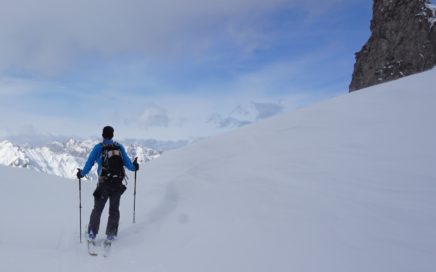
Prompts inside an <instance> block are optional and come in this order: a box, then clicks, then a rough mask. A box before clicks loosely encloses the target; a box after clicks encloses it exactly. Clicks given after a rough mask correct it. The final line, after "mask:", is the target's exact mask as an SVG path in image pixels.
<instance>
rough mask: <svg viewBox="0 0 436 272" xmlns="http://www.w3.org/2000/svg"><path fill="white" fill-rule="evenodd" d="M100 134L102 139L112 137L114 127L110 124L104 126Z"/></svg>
mask: <svg viewBox="0 0 436 272" xmlns="http://www.w3.org/2000/svg"><path fill="white" fill-rule="evenodd" d="M102 136H103V138H104V139H109V140H110V139H112V138H113V137H114V128H113V127H111V126H105V127H104V128H103V134H102Z"/></svg>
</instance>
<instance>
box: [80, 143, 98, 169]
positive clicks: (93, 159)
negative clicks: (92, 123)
mask: <svg viewBox="0 0 436 272" xmlns="http://www.w3.org/2000/svg"><path fill="white" fill-rule="evenodd" d="M100 152H101V146H100V144H97V145H95V146H94V148H93V149H92V151H91V154H89V157H88V160H87V161H86V163H85V167H83V170H82V175H83V176H86V175H88V173H89V171H91V168H92V166H94V163H95V162H96V161H97V157H98V155H99V154H100Z"/></svg>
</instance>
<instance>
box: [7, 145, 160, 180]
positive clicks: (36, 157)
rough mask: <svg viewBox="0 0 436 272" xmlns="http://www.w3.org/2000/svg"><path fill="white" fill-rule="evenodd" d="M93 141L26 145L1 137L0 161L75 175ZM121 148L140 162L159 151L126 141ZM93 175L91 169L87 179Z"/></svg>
mask: <svg viewBox="0 0 436 272" xmlns="http://www.w3.org/2000/svg"><path fill="white" fill-rule="evenodd" d="M97 143H98V142H97V141H96V140H84V141H77V140H74V139H70V140H68V141H66V142H64V143H61V142H52V143H50V144H48V145H46V146H40V147H28V146H18V145H14V144H13V143H11V142H9V141H7V140H3V141H1V142H0V164H3V165H7V166H14V167H19V168H29V169H32V170H36V171H38V172H43V173H47V174H52V175H57V176H61V177H65V178H76V176H75V174H76V169H77V168H82V167H83V166H84V164H85V161H86V159H87V157H88V155H89V153H90V152H91V150H92V148H93V147H94V145H95V144H97ZM125 147H126V151H127V153H128V155H129V157H130V158H132V159H133V158H134V157H138V160H139V162H140V163H144V162H148V161H150V160H152V159H155V158H157V157H159V156H160V154H161V153H162V152H160V151H157V150H153V149H151V148H147V147H144V146H142V145H140V144H126V145H125ZM96 178H97V174H96V171H95V169H94V170H93V171H91V173H90V174H89V175H88V176H87V179H92V180H95V179H96Z"/></svg>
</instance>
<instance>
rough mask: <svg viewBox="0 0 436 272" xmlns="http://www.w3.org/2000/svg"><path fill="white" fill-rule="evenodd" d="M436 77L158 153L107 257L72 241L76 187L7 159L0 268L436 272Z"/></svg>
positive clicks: (0, 198)
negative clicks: (9, 163) (9, 165)
mask: <svg viewBox="0 0 436 272" xmlns="http://www.w3.org/2000/svg"><path fill="white" fill-rule="evenodd" d="M435 82H436V70H431V71H428V72H425V73H421V74H418V75H414V76H410V77H406V78H402V79H400V80H398V81H393V82H389V83H385V84H383V85H378V86H375V87H371V88H369V89H365V90H361V91H358V92H353V93H351V94H346V95H344V96H341V97H337V98H335V99H332V100H329V101H326V102H323V103H320V104H318V105H315V106H312V107H309V108H306V109H302V110H299V111H296V112H294V113H291V114H286V115H282V116H280V117H275V118H272V119H270V120H268V121H265V122H261V123H257V124H255V125H250V126H247V127H244V128H241V129H238V130H235V131H233V132H231V133H229V134H226V135H222V136H220V137H216V138H212V139H209V140H204V141H201V142H198V143H195V144H192V145H190V146H188V147H185V148H183V149H179V150H173V151H169V152H166V153H164V154H163V155H162V157H161V158H160V159H158V160H154V161H152V162H150V163H147V164H146V165H143V166H142V168H141V171H140V172H139V173H138V192H137V212H136V217H137V223H136V224H134V225H133V224H132V223H131V219H132V205H133V199H132V195H133V193H132V191H133V186H132V185H133V182H132V181H133V179H132V178H130V184H129V190H128V191H127V192H126V194H125V196H124V197H123V199H122V204H121V206H122V211H121V213H122V217H121V225H120V233H119V240H118V241H117V243H116V244H114V247H113V252H112V254H111V256H110V257H109V258H106V259H105V258H102V257H97V258H95V257H90V256H88V255H87V254H86V250H85V245H84V244H82V245H80V244H79V243H78V240H79V239H78V236H79V230H78V228H79V225H78V216H79V214H78V213H79V209H78V187H77V186H78V185H77V182H74V181H71V180H66V179H60V178H56V177H52V176H45V175H43V174H40V173H34V172H30V171H26V170H23V169H14V168H6V167H1V168H0V174H1V179H0V204H1V205H0V214H1V215H2V223H1V224H0V271H108V272H112V271H148V272H153V271H155V272H173V271H177V272H205V271H207V272H242V271H247V272H266V271H274V272H289V271H298V272H305V271H307V272H314V271H315V272H318V271H329V272H330V271H331V272H342V271H343V272H350V271H353V272H355V271H357V272H359V271H362V272H368V271H371V272H375V271H380V272H382V271H383V272H386V271H395V272H398V271H420V272H425V271H434V269H435V267H436V257H435V255H436V197H435V196H436V171H435V170H434V169H435V165H436V152H435V151H436V140H435V139H436V127H435V125H434V122H433V121H432V119H433V118H434V116H436V107H435V101H436V92H435V87H434V86H435ZM94 186H95V184H94V183H91V182H88V183H84V185H83V192H82V199H83V206H84V208H83V221H84V224H86V222H87V219H88V216H89V213H90V210H91V208H92V203H91V201H92V199H91V193H92V190H93V188H94ZM105 215H106V213H105ZM105 220H106V218H105V217H103V220H102V221H103V222H102V232H104V226H105V222H106V221H105Z"/></svg>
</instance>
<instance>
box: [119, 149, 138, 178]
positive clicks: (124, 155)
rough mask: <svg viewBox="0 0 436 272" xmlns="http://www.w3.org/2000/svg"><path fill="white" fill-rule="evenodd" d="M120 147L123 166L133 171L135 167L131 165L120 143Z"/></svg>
mask: <svg viewBox="0 0 436 272" xmlns="http://www.w3.org/2000/svg"><path fill="white" fill-rule="evenodd" d="M120 149H121V153H122V155H123V163H124V166H125V167H127V169H129V170H130V171H135V170H136V168H135V166H134V165H133V163H132V161H131V160H130V158H129V156H128V155H127V152H126V149H125V148H124V146H123V145H122V144H120Z"/></svg>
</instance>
